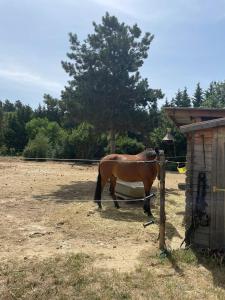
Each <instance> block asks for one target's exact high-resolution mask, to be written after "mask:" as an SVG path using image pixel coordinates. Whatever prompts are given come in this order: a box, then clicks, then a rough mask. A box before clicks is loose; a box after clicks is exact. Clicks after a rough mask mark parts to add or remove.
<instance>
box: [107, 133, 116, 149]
mask: <svg viewBox="0 0 225 300" xmlns="http://www.w3.org/2000/svg"><path fill="white" fill-rule="evenodd" d="M109 148H110V153H115V152H116V136H115V131H114V129H111V130H110V132H109Z"/></svg>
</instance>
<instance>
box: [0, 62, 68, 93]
mask: <svg viewBox="0 0 225 300" xmlns="http://www.w3.org/2000/svg"><path fill="white" fill-rule="evenodd" d="M0 77H1V78H3V79H5V80H10V81H16V82H19V83H21V84H29V85H35V86H38V87H43V88H46V89H48V90H49V91H55V90H60V89H62V88H63V86H62V85H61V84H60V83H58V82H55V81H52V80H49V79H46V78H43V77H41V76H40V75H37V74H34V73H30V72H27V71H20V70H15V69H11V68H8V69H7V68H4V69H0Z"/></svg>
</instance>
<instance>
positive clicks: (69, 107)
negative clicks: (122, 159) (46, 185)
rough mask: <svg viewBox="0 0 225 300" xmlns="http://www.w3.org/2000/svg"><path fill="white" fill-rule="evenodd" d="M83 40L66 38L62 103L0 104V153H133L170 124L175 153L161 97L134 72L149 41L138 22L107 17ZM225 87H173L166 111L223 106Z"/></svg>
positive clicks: (180, 140) (179, 140) (180, 149)
mask: <svg viewBox="0 0 225 300" xmlns="http://www.w3.org/2000/svg"><path fill="white" fill-rule="evenodd" d="M93 27H94V32H93V33H92V34H89V35H88V37H87V39H85V40H84V41H83V42H80V41H79V40H78V37H77V36H76V34H72V33H70V34H69V40H70V52H69V53H68V54H67V56H68V61H63V62H62V66H63V68H64V70H65V71H66V72H67V73H68V75H69V77H70V80H69V81H68V84H67V86H66V87H65V88H64V90H63V91H62V92H61V97H60V99H55V98H53V97H51V96H50V95H44V103H43V104H42V105H39V107H38V108H37V109H34V110H33V109H31V107H30V106H28V105H24V104H22V102H21V101H16V102H15V103H12V102H10V101H8V100H5V101H0V153H1V154H17V153H18V154H21V153H23V154H24V155H25V156H29V157H46V156H49V157H61V158H74V157H77V158H99V157H101V156H102V155H104V154H105V153H107V152H115V151H116V152H120V153H137V152H139V151H141V150H143V149H144V147H145V146H148V147H149V146H152V147H154V146H160V147H162V146H163V145H162V144H161V143H162V138H163V136H164V135H165V133H166V129H167V127H171V128H172V130H173V134H174V135H175V137H176V148H177V153H178V154H180V155H183V154H185V147H184V145H185V139H184V137H183V136H182V135H181V134H180V133H179V132H178V131H177V129H176V128H175V127H174V126H173V124H171V123H170V121H169V120H168V119H167V118H166V116H165V114H164V111H163V107H162V108H161V109H158V107H157V102H158V100H159V99H162V98H163V97H164V95H163V93H162V91H161V90H159V89H153V88H151V87H150V86H149V84H148V80H147V79H146V78H142V77H141V75H140V72H139V69H140V67H141V66H142V65H143V63H144V60H145V59H146V58H147V56H148V51H149V48H150V45H151V43H152V40H153V38H154V36H153V35H152V34H151V33H145V34H142V32H141V30H140V28H139V27H138V26H137V25H134V26H128V25H125V24H124V23H120V22H119V21H118V19H117V18H116V17H114V16H110V15H109V14H108V13H106V15H105V16H104V17H103V18H102V23H101V24H96V23H93ZM224 96H225V82H212V83H211V84H210V86H209V88H208V89H206V90H205V91H203V89H202V88H201V87H200V84H199V83H198V84H197V87H196V90H195V92H194V95H193V96H192V97H190V96H189V95H188V91H187V88H184V90H178V92H177V93H176V95H175V97H174V98H172V99H171V101H168V100H166V103H165V106H176V107H189V106H194V107H201V106H206V107H224V106H225V103H224V102H225V97H224Z"/></svg>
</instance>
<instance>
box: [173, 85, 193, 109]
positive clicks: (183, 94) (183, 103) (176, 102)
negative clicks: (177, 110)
mask: <svg viewBox="0 0 225 300" xmlns="http://www.w3.org/2000/svg"><path fill="white" fill-rule="evenodd" d="M171 106H176V107H190V106H191V99H190V97H189V96H188V93H187V88H186V87H185V88H184V90H183V91H181V90H180V89H179V90H178V91H177V93H176V95H175V98H173V99H172V101H171Z"/></svg>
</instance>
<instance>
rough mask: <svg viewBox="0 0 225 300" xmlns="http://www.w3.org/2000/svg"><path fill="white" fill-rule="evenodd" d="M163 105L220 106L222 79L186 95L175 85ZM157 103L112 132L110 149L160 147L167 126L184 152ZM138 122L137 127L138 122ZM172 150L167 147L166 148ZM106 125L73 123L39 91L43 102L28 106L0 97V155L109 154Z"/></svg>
mask: <svg viewBox="0 0 225 300" xmlns="http://www.w3.org/2000/svg"><path fill="white" fill-rule="evenodd" d="M164 106H174V107H187V106H195V107H220V108H221V107H225V82H212V83H211V84H210V86H209V88H208V89H206V90H204V91H203V90H202V89H201V87H200V84H197V87H196V90H195V93H194V95H193V96H192V97H190V96H189V95H188V93H187V89H186V88H185V89H184V90H183V91H181V90H178V92H177V93H176V95H175V97H174V98H173V99H172V100H171V101H168V100H166V103H165V105H164ZM164 106H163V107H162V108H161V109H158V108H157V105H155V106H154V107H151V108H150V109H149V110H148V111H147V110H146V112H145V118H144V119H143V120H140V119H139V118H137V120H133V121H134V124H135V123H137V124H138V122H139V123H141V124H139V126H138V125H137V127H135V126H134V128H133V130H127V131H126V130H123V131H121V132H120V133H117V134H116V152H118V153H131V154H134V153H137V152H139V151H142V150H143V149H144V148H145V147H150V146H151V147H155V146H159V147H161V148H165V145H163V143H162V138H163V137H164V135H165V134H166V130H167V128H172V134H173V135H174V136H175V147H176V154H177V155H185V145H186V141H185V138H184V136H182V135H181V134H180V133H179V131H178V130H177V128H175V127H174V125H173V124H172V123H171V122H170V121H169V120H168V119H167V117H166V116H165V113H164V110H163V109H164ZM140 125H141V126H140ZM166 151H167V152H168V155H173V151H174V149H173V147H172V146H171V148H170V149H168V147H167V148H166ZM109 152H110V149H109V136H108V132H107V130H106V131H104V130H101V131H100V130H99V129H98V130H97V129H96V128H95V127H94V125H93V124H91V123H90V122H88V121H85V120H83V121H81V122H77V118H76V115H74V116H71V114H69V113H68V111H67V110H66V108H65V106H64V103H63V101H62V100H57V99H53V98H52V97H51V96H49V95H45V96H44V103H43V105H39V106H38V108H37V109H32V108H31V107H30V106H29V105H24V104H23V103H22V102H21V101H16V102H11V101H9V100H5V101H0V154H1V155H25V156H27V157H54V158H100V157H102V156H103V155H105V154H106V153H109Z"/></svg>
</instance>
